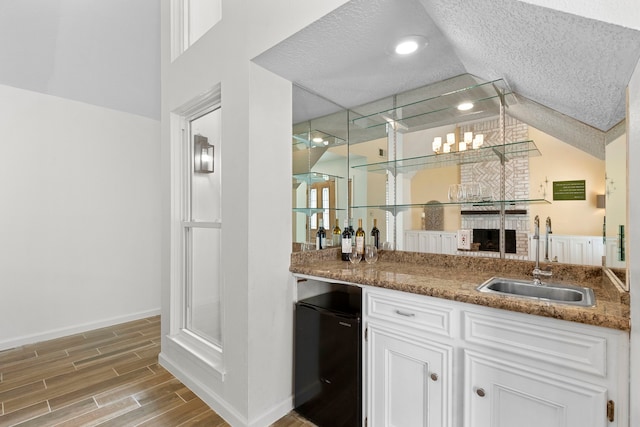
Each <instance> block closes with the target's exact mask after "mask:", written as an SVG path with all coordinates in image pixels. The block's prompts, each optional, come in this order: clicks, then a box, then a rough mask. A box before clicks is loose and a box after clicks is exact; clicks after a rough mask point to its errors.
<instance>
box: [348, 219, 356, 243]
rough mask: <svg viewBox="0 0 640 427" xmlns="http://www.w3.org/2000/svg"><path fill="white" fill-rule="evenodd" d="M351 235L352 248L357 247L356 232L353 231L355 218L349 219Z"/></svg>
mask: <svg viewBox="0 0 640 427" xmlns="http://www.w3.org/2000/svg"><path fill="white" fill-rule="evenodd" d="M349 233H351V246H355V244H356V231H355V230H354V229H353V218H349Z"/></svg>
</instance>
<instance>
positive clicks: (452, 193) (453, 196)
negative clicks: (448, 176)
mask: <svg viewBox="0 0 640 427" xmlns="http://www.w3.org/2000/svg"><path fill="white" fill-rule="evenodd" d="M458 187H459V185H458V184H451V185H449V193H448V194H447V197H448V198H449V201H450V202H457V201H458V191H459V190H458Z"/></svg>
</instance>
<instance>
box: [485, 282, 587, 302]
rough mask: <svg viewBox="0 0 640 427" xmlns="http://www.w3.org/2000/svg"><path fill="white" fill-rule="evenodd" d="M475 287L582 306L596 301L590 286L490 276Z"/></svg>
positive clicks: (488, 291)
mask: <svg viewBox="0 0 640 427" xmlns="http://www.w3.org/2000/svg"><path fill="white" fill-rule="evenodd" d="M477 289H478V291H480V292H486V293H492V294H499V295H509V296H514V297H519V298H528V299H536V300H541V301H548V302H554V303H558V304H570V305H578V306H582V307H592V306H594V305H595V301H596V299H595V297H594V295H593V290H592V289H590V288H583V287H580V286H573V285H561V284H557V283H554V284H543V285H534V284H533V282H528V281H524V280H513V279H505V278H502V277H492V278H491V279H489V280H487V281H486V282H484V283H483V284H481V285H480V286H478V288H477Z"/></svg>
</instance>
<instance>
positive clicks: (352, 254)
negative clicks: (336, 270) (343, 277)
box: [349, 246, 362, 266]
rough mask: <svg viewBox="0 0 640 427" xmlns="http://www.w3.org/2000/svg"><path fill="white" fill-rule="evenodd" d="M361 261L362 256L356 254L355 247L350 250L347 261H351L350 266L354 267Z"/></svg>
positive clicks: (356, 249)
mask: <svg viewBox="0 0 640 427" xmlns="http://www.w3.org/2000/svg"><path fill="white" fill-rule="evenodd" d="M361 259H362V254H361V253H360V252H358V248H357V247H355V246H353V247H352V248H351V252H350V253H349V261H351V265H353V266H356V265H357V264H358V263H359V262H360V260H361Z"/></svg>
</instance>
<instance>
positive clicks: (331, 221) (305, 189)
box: [292, 86, 348, 251]
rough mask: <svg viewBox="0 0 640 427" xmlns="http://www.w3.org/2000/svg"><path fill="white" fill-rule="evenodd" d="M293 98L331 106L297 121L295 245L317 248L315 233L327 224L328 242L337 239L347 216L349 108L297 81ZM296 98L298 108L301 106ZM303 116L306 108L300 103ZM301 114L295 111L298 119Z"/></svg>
mask: <svg viewBox="0 0 640 427" xmlns="http://www.w3.org/2000/svg"><path fill="white" fill-rule="evenodd" d="M294 99H298V100H304V102H301V103H300V104H301V105H310V103H312V104H313V105H315V107H316V108H318V107H319V106H320V108H323V109H324V110H326V111H336V110H338V111H337V112H335V113H331V114H328V115H325V116H322V117H319V118H313V119H308V120H302V121H300V122H298V123H296V124H295V125H294V126H293V135H292V151H293V152H292V175H293V179H292V181H293V200H292V206H293V221H292V223H293V231H292V236H293V243H294V248H293V249H294V251H295V250H300V249H303V250H304V249H311V248H313V249H315V248H316V233H317V231H318V229H319V227H320V226H323V227H324V228H325V230H326V235H327V238H326V242H325V243H324V244H323V248H324V247H327V246H331V245H332V229H333V227H334V226H335V224H336V220H337V221H338V223H339V224H340V227H342V224H343V221H344V220H345V219H346V218H347V213H346V212H347V206H348V191H347V188H348V187H347V185H348V180H347V178H346V177H347V175H348V162H347V156H346V152H347V112H346V111H345V110H343V109H341V108H340V107H338V106H336V105H335V104H333V103H331V102H329V101H327V100H325V99H323V98H320V97H317V96H315V95H313V94H311V93H309V92H307V91H305V90H304V89H301V88H298V87H295V86H294ZM296 107H297V106H296V105H295V103H294V111H296ZM295 114H298V117H302V116H304V111H301V110H300V108H298V109H297V113H294V115H295ZM295 119H296V117H294V120H295Z"/></svg>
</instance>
